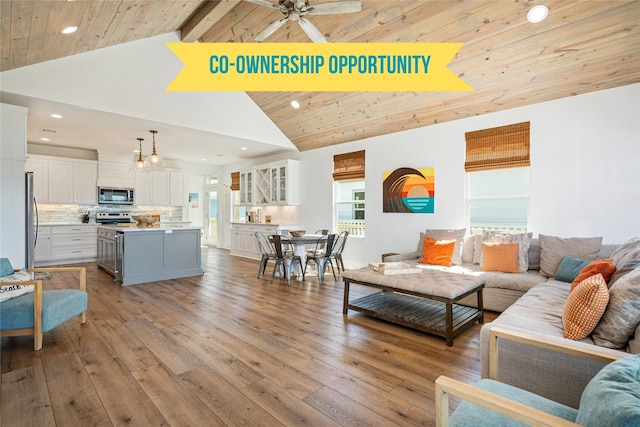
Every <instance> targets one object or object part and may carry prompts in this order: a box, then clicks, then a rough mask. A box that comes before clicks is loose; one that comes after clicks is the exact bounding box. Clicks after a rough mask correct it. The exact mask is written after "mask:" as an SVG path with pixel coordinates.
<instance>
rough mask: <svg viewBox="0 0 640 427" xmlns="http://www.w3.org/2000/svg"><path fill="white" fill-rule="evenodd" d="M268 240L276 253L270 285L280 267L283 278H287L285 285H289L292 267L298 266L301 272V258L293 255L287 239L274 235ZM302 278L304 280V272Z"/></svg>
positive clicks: (289, 241)
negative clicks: (282, 271) (271, 242)
mask: <svg viewBox="0 0 640 427" xmlns="http://www.w3.org/2000/svg"><path fill="white" fill-rule="evenodd" d="M270 239H271V240H272V241H273V247H274V249H275V252H276V258H275V260H276V265H275V266H274V267H273V273H271V283H273V278H274V277H275V276H276V270H278V269H279V268H280V267H282V269H283V270H284V276H285V277H286V278H287V285H291V271H292V270H293V266H294V265H296V264H298V267H299V268H300V270H302V258H300V255H295V254H294V253H293V243H291V240H289V239H288V238H286V237H283V236H281V235H279V234H274V235H272V236H271V237H270ZM302 276H303V278H304V271H303V275H302Z"/></svg>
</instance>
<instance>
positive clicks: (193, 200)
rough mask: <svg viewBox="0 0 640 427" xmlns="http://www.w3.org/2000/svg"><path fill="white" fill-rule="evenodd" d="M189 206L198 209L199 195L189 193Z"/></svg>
mask: <svg viewBox="0 0 640 427" xmlns="http://www.w3.org/2000/svg"><path fill="white" fill-rule="evenodd" d="M189 205H190V206H191V207H192V208H197V207H198V193H189Z"/></svg>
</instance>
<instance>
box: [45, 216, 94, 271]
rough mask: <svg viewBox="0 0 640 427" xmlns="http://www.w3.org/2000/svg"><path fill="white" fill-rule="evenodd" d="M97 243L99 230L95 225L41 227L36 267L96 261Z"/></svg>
mask: <svg viewBox="0 0 640 427" xmlns="http://www.w3.org/2000/svg"><path fill="white" fill-rule="evenodd" d="M47 230H48V234H47ZM97 242H98V234H97V228H96V226H95V225H93V224H77V225H60V226H43V227H40V229H39V232H38V242H37V244H36V259H35V262H36V265H37V266H43V265H58V264H68V263H76V262H87V261H95V260H96V259H97V256H98V243H97ZM47 246H48V248H47Z"/></svg>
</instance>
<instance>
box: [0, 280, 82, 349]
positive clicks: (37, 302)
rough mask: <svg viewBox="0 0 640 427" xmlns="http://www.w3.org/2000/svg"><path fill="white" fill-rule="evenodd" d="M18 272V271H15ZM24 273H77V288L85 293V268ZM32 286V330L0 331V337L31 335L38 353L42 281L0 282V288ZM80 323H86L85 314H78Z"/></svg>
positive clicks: (40, 329) (40, 334)
mask: <svg viewBox="0 0 640 427" xmlns="http://www.w3.org/2000/svg"><path fill="white" fill-rule="evenodd" d="M16 271H19V270H16ZM25 271H27V272H29V273H55V272H62V271H77V272H79V273H80V277H79V281H80V284H79V288H80V290H81V291H84V292H86V291H87V269H86V268H85V267H43V268H29V269H26V270H25ZM15 285H20V286H22V285H33V287H34V288H33V328H22V329H6V330H0V336H2V337H19V336H23V335H33V349H34V350H35V351H38V350H40V349H41V348H42V292H43V290H42V280H25V281H20V282H0V286H15ZM80 318H81V323H82V324H85V323H86V321H87V312H86V311H83V312H82V313H81V314H80Z"/></svg>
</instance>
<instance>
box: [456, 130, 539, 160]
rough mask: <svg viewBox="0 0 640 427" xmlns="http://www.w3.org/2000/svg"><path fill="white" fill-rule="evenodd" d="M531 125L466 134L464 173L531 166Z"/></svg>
mask: <svg viewBox="0 0 640 427" xmlns="http://www.w3.org/2000/svg"><path fill="white" fill-rule="evenodd" d="M529 125H530V122H523V123H516V124H513V125H507V126H500V127H496V128H491V129H483V130H476V131H473V132H467V133H465V134H464V136H465V138H466V140H467V158H466V161H465V163H464V170H465V171H467V172H477V171H483V170H490V169H503V168H518V167H524V166H529V165H530V164H531V161H530V158H529Z"/></svg>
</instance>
